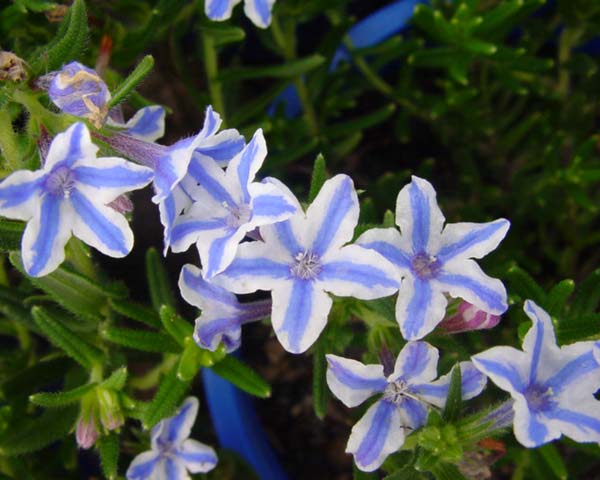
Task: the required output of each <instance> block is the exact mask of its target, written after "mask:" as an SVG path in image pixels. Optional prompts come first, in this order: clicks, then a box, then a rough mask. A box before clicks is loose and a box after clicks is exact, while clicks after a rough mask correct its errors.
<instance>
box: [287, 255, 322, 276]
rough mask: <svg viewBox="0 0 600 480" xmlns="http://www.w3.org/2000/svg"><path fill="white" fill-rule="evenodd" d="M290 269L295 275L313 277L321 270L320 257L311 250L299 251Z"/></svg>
mask: <svg viewBox="0 0 600 480" xmlns="http://www.w3.org/2000/svg"><path fill="white" fill-rule="evenodd" d="M290 270H291V272H292V275H294V276H295V277H298V278H301V279H303V280H310V279H313V278H315V277H316V276H317V275H318V274H319V273H320V272H321V259H320V258H319V257H318V256H317V255H315V254H314V253H312V252H300V253H299V254H298V255H296V257H295V262H294V263H293V264H292V266H291V267H290Z"/></svg>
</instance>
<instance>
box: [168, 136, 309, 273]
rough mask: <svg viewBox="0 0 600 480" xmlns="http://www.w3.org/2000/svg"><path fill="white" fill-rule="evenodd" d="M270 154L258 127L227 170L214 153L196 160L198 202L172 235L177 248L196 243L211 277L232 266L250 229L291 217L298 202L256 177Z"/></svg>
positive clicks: (194, 194) (193, 192)
mask: <svg viewBox="0 0 600 480" xmlns="http://www.w3.org/2000/svg"><path fill="white" fill-rule="evenodd" d="M266 156H267V145H266V143H265V138H264V136H263V133H262V130H261V129H259V130H257V132H256V133H255V134H254V137H253V138H252V140H251V141H250V143H249V144H248V145H247V146H246V147H245V148H244V150H242V151H241V152H240V153H239V154H238V155H237V156H236V157H235V158H234V159H233V160H232V161H231V163H230V164H229V166H228V167H227V171H225V172H224V171H223V170H222V169H221V167H219V165H218V164H217V163H216V162H215V161H214V160H212V159H211V158H209V157H206V156H201V155H198V156H197V157H195V159H194V161H193V162H194V164H193V170H194V180H196V181H197V182H198V183H197V185H196V186H195V188H193V189H190V190H189V192H190V195H191V197H192V198H193V199H194V203H193V204H192V205H191V206H190V207H189V208H188V209H187V210H186V211H185V213H184V214H183V215H182V216H180V217H179V218H178V219H176V221H175V225H174V226H173V229H172V230H171V238H170V240H171V249H172V250H173V251H174V252H183V251H186V250H187V249H188V248H189V247H190V245H191V244H192V243H195V244H196V246H197V248H198V252H199V253H200V259H201V261H202V266H203V268H204V275H205V277H206V278H211V277H213V276H215V275H217V274H218V273H220V272H222V271H223V270H224V269H225V268H227V266H228V265H229V264H230V263H231V261H232V260H233V257H235V252H236V251H237V247H238V244H239V243H240V242H241V241H242V240H243V239H244V237H245V236H246V234H247V233H248V232H251V231H253V230H254V229H256V227H260V226H263V225H268V224H271V223H277V222H281V221H283V220H286V219H288V218H289V217H291V216H292V215H293V214H294V213H296V211H297V210H298V208H299V207H298V206H297V204H296V201H295V199H293V197H292V198H289V197H288V195H287V194H286V192H285V191H281V190H280V189H279V188H278V187H277V186H276V185H275V184H273V183H270V182H268V181H267V182H263V183H258V182H253V180H254V177H255V175H256V172H257V171H258V170H259V169H260V167H261V165H262V163H263V161H264V159H265V157H266Z"/></svg>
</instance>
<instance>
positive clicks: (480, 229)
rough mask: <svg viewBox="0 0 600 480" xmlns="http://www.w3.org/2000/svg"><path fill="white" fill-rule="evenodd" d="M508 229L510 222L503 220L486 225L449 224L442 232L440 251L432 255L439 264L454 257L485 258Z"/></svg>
mask: <svg viewBox="0 0 600 480" xmlns="http://www.w3.org/2000/svg"><path fill="white" fill-rule="evenodd" d="M509 227H510V222H509V221H508V220H505V219H504V218H501V219H499V220H495V221H493V222H488V223H466V222H465V223H449V224H448V225H446V227H445V228H444V231H443V232H442V240H441V246H440V250H439V251H438V252H434V255H435V256H436V257H437V259H438V260H439V261H441V262H447V261H448V260H450V259H452V258H455V257H460V258H482V257H485V256H486V255H487V254H488V253H490V252H491V251H493V250H495V249H496V247H497V246H498V244H499V243H500V242H501V241H502V239H503V238H504V237H505V236H506V232H508V228H509Z"/></svg>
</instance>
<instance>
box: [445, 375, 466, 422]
mask: <svg viewBox="0 0 600 480" xmlns="http://www.w3.org/2000/svg"><path fill="white" fill-rule="evenodd" d="M461 377H462V376H461V371H460V365H455V366H454V368H452V373H451V374H450V386H449V388H448V398H447V399H446V405H445V406H444V411H443V413H442V418H443V419H444V420H446V421H447V422H453V421H455V420H457V419H458V418H459V416H460V410H461V407H462V383H461V382H462V378H461Z"/></svg>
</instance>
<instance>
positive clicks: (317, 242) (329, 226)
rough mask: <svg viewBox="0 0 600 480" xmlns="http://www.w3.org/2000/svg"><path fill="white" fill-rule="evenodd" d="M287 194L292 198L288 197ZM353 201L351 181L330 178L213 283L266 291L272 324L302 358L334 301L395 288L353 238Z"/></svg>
mask: <svg viewBox="0 0 600 480" xmlns="http://www.w3.org/2000/svg"><path fill="white" fill-rule="evenodd" d="M289 195H291V193H290V194H289ZM358 213H359V206H358V197H357V195H356V191H355V190H354V185H353V183H352V180H351V179H350V177H348V176H346V175H337V176H336V177H334V178H332V179H330V180H328V181H326V182H325V184H324V185H323V188H322V189H321V191H320V192H319V194H318V195H317V198H315V200H314V202H313V203H312V204H311V205H310V206H309V207H308V210H307V211H306V214H304V213H303V212H302V211H301V209H300V211H298V213H296V214H295V215H294V216H293V217H291V218H290V219H289V220H287V221H285V222H279V223H275V224H273V225H266V226H264V227H261V228H260V234H261V236H262V238H263V239H264V242H263V241H258V242H251V243H243V244H241V245H240V246H239V247H238V251H237V256H236V257H235V259H234V260H233V262H232V263H231V265H230V266H229V267H228V268H227V269H226V270H225V271H223V273H221V274H220V275H217V276H216V277H214V279H213V281H214V282H216V283H218V284H219V285H222V286H223V287H225V288H227V289H228V290H230V291H232V292H235V293H252V292H255V291H256V290H271V291H272V298H273V310H272V314H271V320H272V322H273V328H274V329H275V334H276V335H277V338H278V339H279V341H280V342H281V344H282V345H283V348H285V349H286V350H287V351H288V352H292V353H302V352H304V351H306V350H307V349H308V348H309V347H310V346H311V345H312V344H313V343H314V342H315V340H316V339H317V338H318V336H319V334H320V333H321V331H322V330H323V328H325V324H326V323H327V316H328V314H329V310H330V309H331V304H332V300H331V298H330V297H329V295H327V293H326V292H330V293H333V294H334V295H338V296H353V297H356V298H360V299H365V300H368V299H373V298H380V297H385V296H388V295H392V294H393V293H394V292H395V291H396V290H397V289H398V279H397V278H396V276H395V272H394V267H393V265H391V264H390V263H389V262H388V261H387V260H386V259H385V258H383V257H382V256H381V255H379V254H378V253H377V252H374V251H372V250H368V249H366V248H362V247H359V246H357V245H348V246H344V245H345V244H346V243H348V242H349V241H351V240H352V234H353V232H354V227H355V226H356V224H357V222H358Z"/></svg>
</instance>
